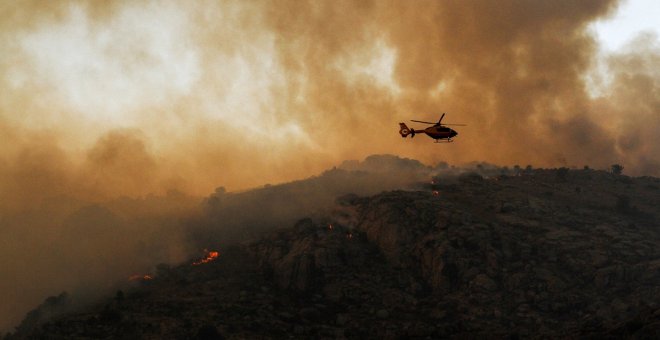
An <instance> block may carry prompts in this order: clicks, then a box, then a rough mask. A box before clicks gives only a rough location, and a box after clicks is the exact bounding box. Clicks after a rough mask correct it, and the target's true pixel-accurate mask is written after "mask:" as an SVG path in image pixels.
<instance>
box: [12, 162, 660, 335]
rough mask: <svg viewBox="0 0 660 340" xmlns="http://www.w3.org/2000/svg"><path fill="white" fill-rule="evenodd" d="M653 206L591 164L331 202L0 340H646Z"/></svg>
mask: <svg viewBox="0 0 660 340" xmlns="http://www.w3.org/2000/svg"><path fill="white" fill-rule="evenodd" d="M434 191H435V192H434ZM659 204H660V180H658V179H655V178H629V177H626V176H615V175H612V174H608V173H605V172H599V171H591V170H573V171H565V170H536V171H533V172H529V173H527V174H526V175H523V176H513V177H503V176H499V177H491V178H487V179H484V178H482V177H481V176H479V175H476V174H473V175H469V174H467V175H462V176H460V177H457V178H453V179H449V178H442V179H436V184H433V185H427V190H424V191H390V192H384V193H381V194H377V195H375V196H370V197H358V196H354V195H349V196H343V197H341V198H339V199H338V200H337V201H336V204H335V205H334V207H333V208H332V209H331V210H328V211H327V212H326V214H325V215H317V216H316V217H315V218H314V219H302V220H300V221H299V222H297V223H296V224H295V225H294V226H293V227H289V228H283V229H278V230H276V231H270V232H263V233H261V234H259V235H258V236H257V237H256V238H255V239H253V240H251V241H245V242H243V243H242V244H240V245H236V246H227V247H224V248H222V249H221V250H220V251H221V254H220V256H219V258H218V259H217V260H216V261H213V262H210V263H207V264H203V265H199V266H191V265H190V264H184V265H181V266H178V267H174V268H166V267H161V268H160V270H159V273H158V275H157V276H156V278H155V279H154V280H150V281H144V282H143V283H142V284H141V285H140V286H139V287H135V288H134V289H132V290H130V291H126V293H125V294H123V293H122V294H118V295H116V296H115V297H110V298H108V299H107V300H105V301H102V302H101V303H99V304H98V305H97V306H92V307H90V308H88V309H85V310H81V311H79V312H76V313H74V314H67V315H64V316H60V317H56V318H54V319H53V320H51V321H49V322H46V323H43V324H41V325H37V326H30V327H28V326H29V325H25V327H22V328H21V331H20V332H18V333H17V334H15V336H13V337H11V338H53V339H57V338H62V339H64V338H66V339H70V338H181V339H184V338H191V337H192V338H194V337H198V338H220V337H221V336H224V337H226V338H262V337H265V338H281V337H289V336H293V337H297V338H300V337H304V338H337V337H339V338H342V337H348V338H381V337H384V338H397V337H420V338H426V337H432V338H437V337H447V336H449V337H460V338H464V337H484V336H487V337H506V336H523V337H529V336H542V337H543V336H547V337H593V338H603V337H628V336H634V337H635V336H636V337H658V336H660V328H659V326H658V325H659V324H660V323H659V322H658V320H659V319H658V315H660V314H659V312H658V311H660V309H659V308H660V248H659V247H657V245H658V244H660V223H659V222H658V216H659V214H660V210H659V208H658V207H659V206H660V205H659ZM331 226H332V227H331ZM191 262H192V261H191Z"/></svg>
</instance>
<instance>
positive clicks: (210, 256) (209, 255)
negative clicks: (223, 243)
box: [192, 249, 220, 266]
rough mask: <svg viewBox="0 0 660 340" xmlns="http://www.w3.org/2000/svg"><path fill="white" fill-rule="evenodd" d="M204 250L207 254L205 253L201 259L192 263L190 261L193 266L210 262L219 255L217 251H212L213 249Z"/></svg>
mask: <svg viewBox="0 0 660 340" xmlns="http://www.w3.org/2000/svg"><path fill="white" fill-rule="evenodd" d="M204 252H206V253H207V254H206V257H205V258H203V259H201V260H199V261H195V262H193V263H192V265H193V266H198V265H200V264H204V263H209V262H211V261H213V260H215V259H217V258H218V256H219V255H220V253H219V252H217V251H213V250H211V251H208V250H206V249H204Z"/></svg>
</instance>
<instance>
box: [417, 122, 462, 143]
mask: <svg viewBox="0 0 660 340" xmlns="http://www.w3.org/2000/svg"><path fill="white" fill-rule="evenodd" d="M415 132H424V133H425V134H427V135H428V136H429V137H431V138H433V139H436V140H437V139H447V140H449V139H451V138H452V137H454V136H456V135H458V133H457V132H456V131H454V129H450V128H448V127H446V126H438V125H436V126H429V127H427V128H426V129H424V130H416V131H415Z"/></svg>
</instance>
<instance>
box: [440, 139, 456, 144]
mask: <svg viewBox="0 0 660 340" xmlns="http://www.w3.org/2000/svg"><path fill="white" fill-rule="evenodd" d="M453 142H454V141H453V140H451V139H447V140H442V141H441V140H437V139H436V140H435V143H437V144H441V143H453Z"/></svg>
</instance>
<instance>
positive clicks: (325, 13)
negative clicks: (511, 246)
mask: <svg viewBox="0 0 660 340" xmlns="http://www.w3.org/2000/svg"><path fill="white" fill-rule="evenodd" d="M643 2H644V1H641V3H643ZM637 3H638V2H631V3H624V4H623V6H622V7H620V8H621V9H622V12H621V14H617V12H616V9H617V8H618V7H617V6H618V4H617V2H616V1H614V0H611V1H580V2H573V1H553V2H548V3H545V2H537V1H523V0H520V1H504V2H496V1H468V2H451V1H448V2H444V1H441V2H437V1H418V2H404V1H373V2H372V1H330V2H325V1H311V2H304V1H292V2H288V1H284V2H279V1H277V2H268V1H265V2H261V1H255V2H243V1H225V2H215V1H198V2H190V3H189V2H179V1H131V2H123V1H118V2H114V1H108V2H83V1H49V2H40V1H28V0H26V1H7V2H3V3H2V4H1V5H0V6H1V7H2V8H1V13H3V14H2V16H1V17H0V20H1V21H0V43H1V44H2V46H3V49H2V54H0V90H1V91H0V132H2V134H1V137H0V138H2V139H3V140H2V148H3V150H2V151H3V152H2V156H1V157H0V182H1V183H4V188H2V191H3V192H21V193H22V194H21V195H27V194H25V193H27V192H33V191H35V190H36V189H41V190H42V191H44V192H46V194H44V195H50V194H57V193H65V194H74V195H80V196H85V197H88V198H89V197H106V196H114V195H119V194H128V195H144V194H147V193H149V192H164V191H166V190H169V189H178V190H183V191H189V192H194V193H197V194H205V193H208V192H211V191H212V190H213V188H215V187H216V186H220V185H223V186H226V187H227V188H228V189H229V190H238V189H244V188H248V187H251V186H256V185H262V184H265V183H274V182H281V181H287V180H292V179H297V178H301V177H306V176H310V175H313V174H316V173H318V172H319V171H322V170H323V169H326V168H328V167H331V166H333V165H336V164H338V163H339V162H341V161H342V160H345V159H361V158H364V157H365V156H367V155H369V154H374V153H394V154H398V155H401V156H405V157H412V158H417V159H420V160H422V161H424V162H427V163H430V164H432V163H435V162H438V161H448V162H450V163H451V162H455V163H460V162H469V161H474V160H480V161H488V162H493V163H497V164H502V165H513V164H522V165H526V164H532V165H535V166H546V167H547V166H550V167H554V166H578V167H582V166H583V165H591V166H593V167H599V168H606V167H608V166H609V165H610V164H612V163H615V162H618V163H622V164H624V166H625V167H626V173H629V174H638V175H639V174H649V175H658V174H659V173H658V162H659V161H660V156H658V155H659V154H660V152H659V151H660V150H658V148H659V147H658V146H657V145H658V144H660V143H656V142H657V140H656V139H657V137H655V136H656V135H658V133H656V132H658V129H659V127H658V125H659V124H658V103H657V97H658V96H657V86H658V83H657V79H658V74H657V73H658V71H657V69H658V67H657V64H658V37H657V35H655V36H654V35H652V34H647V35H645V36H636V35H635V33H636V32H637V31H638V29H647V28H649V27H651V26H649V25H657V23H655V22H652V23H651V22H649V20H650V19H648V18H651V17H654V15H653V13H657V7H658V5H657V4H655V3H654V2H653V1H650V2H646V4H642V5H637ZM640 8H641V10H640ZM655 17H657V15H656V16H655ZM595 22H598V23H597V24H595V26H594V23H595ZM593 27H595V29H594V28H593ZM595 32H596V33H595ZM633 38H635V39H637V40H635V41H636V42H633V43H631V44H630V45H625V44H624V42H626V41H627V42H630V41H631V40H630V39H633ZM598 41H603V42H604V43H605V44H606V46H607V48H606V49H605V50H604V51H601V52H599V46H598ZM442 112H448V115H447V117H446V118H445V121H446V122H455V123H465V124H468V126H466V127H463V128H461V129H459V135H458V138H456V143H453V144H445V145H435V144H432V143H431V140H430V139H427V138H426V137H425V136H419V137H418V138H415V139H414V140H410V139H407V140H403V139H401V137H400V136H399V135H398V133H397V131H398V123H399V122H402V121H406V122H407V121H408V120H410V119H421V120H435V119H436V118H437V117H438V116H439V115H440V114H441V113H442ZM419 127H420V126H417V128H419ZM27 196H29V195H27ZM26 199H27V198H26ZM28 201H29V200H28Z"/></svg>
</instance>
